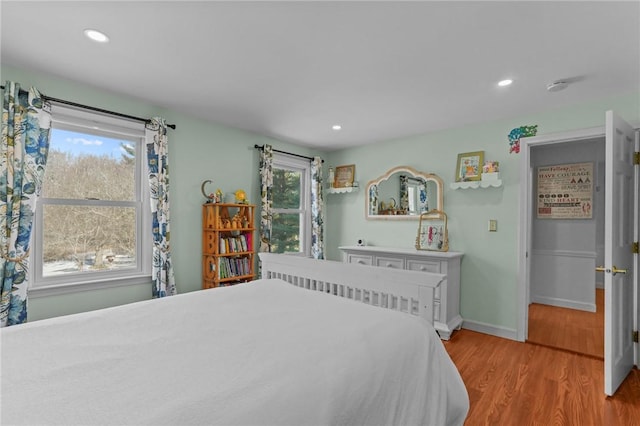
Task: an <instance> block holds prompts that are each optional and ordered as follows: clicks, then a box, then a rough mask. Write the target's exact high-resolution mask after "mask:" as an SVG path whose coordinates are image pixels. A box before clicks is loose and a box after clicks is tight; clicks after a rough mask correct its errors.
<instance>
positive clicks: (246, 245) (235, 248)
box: [220, 233, 253, 254]
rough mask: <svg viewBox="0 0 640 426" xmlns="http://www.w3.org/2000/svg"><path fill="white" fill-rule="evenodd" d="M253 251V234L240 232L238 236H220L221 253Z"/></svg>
mask: <svg viewBox="0 0 640 426" xmlns="http://www.w3.org/2000/svg"><path fill="white" fill-rule="evenodd" d="M246 251H253V250H252V246H251V234H250V233H248V234H240V235H238V236H237V237H227V238H223V237H221V238H220V254H226V253H241V252H246Z"/></svg>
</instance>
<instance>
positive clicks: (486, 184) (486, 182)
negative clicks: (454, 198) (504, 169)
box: [449, 179, 502, 189]
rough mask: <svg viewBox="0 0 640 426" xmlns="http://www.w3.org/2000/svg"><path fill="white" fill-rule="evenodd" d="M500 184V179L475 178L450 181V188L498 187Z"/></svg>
mask: <svg viewBox="0 0 640 426" xmlns="http://www.w3.org/2000/svg"><path fill="white" fill-rule="evenodd" d="M501 186H502V179H495V180H477V181H473V182H451V183H450V184H449V187H450V188H451V189H478V188H491V187H493V188H498V187H501Z"/></svg>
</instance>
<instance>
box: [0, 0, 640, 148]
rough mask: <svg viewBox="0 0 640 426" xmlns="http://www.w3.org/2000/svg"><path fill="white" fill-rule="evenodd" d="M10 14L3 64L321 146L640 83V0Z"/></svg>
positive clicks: (140, 7)
mask: <svg viewBox="0 0 640 426" xmlns="http://www.w3.org/2000/svg"><path fill="white" fill-rule="evenodd" d="M0 7H1V10H0V13H1V19H2V34H1V36H2V39H1V42H2V51H1V55H2V56H1V60H2V63H3V64H8V65H12V66H15V67H20V68H28V69H35V70H39V71H45V72H47V73H50V74H54V75H57V76H60V77H64V78H68V79H72V80H76V81H78V82H81V83H83V84H87V85H90V86H93V87H96V88H100V89H104V90H107V91H110V92H113V93H117V94H119V95H125V96H130V97H133V98H135V99H139V100H143V101H145V102H147V103H151V104H153V105H158V106H162V107H166V108H170V109H173V110H177V111H181V112H183V113H185V114H190V115H193V116H197V117H201V118H203V119H207V120H211V121H214V122H219V123H224V124H227V125H230V126H233V127H237V128H242V129H247V130H250V131H253V132H256V133H259V134H264V135H267V136H270V137H273V138H277V139H280V140H284V141H289V142H294V143H297V144H300V145H304V146H312V147H317V148H318V149H320V150H334V149H339V148H344V147H348V146H355V145H363V144H367V143H372V142H378V141H381V140H389V139H394V138H398V137H404V136H410V135H414V134H420V133H428V132H431V131H435V130H441V129H446V128H452V127H460V126H464V125H469V124H473V123H478V122H483V121H489V120H495V119H502V118H509V117H517V116H520V115H523V114H529V113H535V112H537V111H541V110H547V109H552V108H556V107H560V106H565V105H571V104H576V103H580V102H584V101H589V100H592V99H599V98H604V97H607V96H613V95H620V94H629V93H632V92H636V93H639V92H640V3H639V2H638V1H631V2H629V1H627V2H611V1H603V2H576V1H572V2H559V1H556V2H540V1H533V2H521V1H511V2H485V1H471V2H461V1H448V2H431V1H423V2H419V1H413V2H400V1H375V2H367V1H351V2H345V1H343V2H329V1H315V2H310V1H288V2H276V1H260V2H246V1H233V2H232V1H229V2H222V1H197V2H188V1H137V2H133V1H108V2H96V1H68V2H62V1H41V2H34V1H7V0H4V1H2V4H1V6H0ZM85 28H95V29H99V30H101V31H104V32H105V33H107V34H108V35H109V37H110V38H111V41H110V42H109V43H108V44H103V45H100V44H96V43H94V42H91V41H89V40H88V39H86V38H85V37H84V36H83V30H84V29H85ZM31 34H34V35H39V37H36V36H34V35H31ZM503 78H512V79H513V80H514V84H513V85H512V86H510V87H507V88H499V87H497V85H496V83H497V81H498V80H501V79H503ZM558 79H569V80H570V81H573V82H574V83H573V84H571V85H570V86H569V87H568V88H567V89H566V90H564V91H560V92H555V93H549V92H547V91H546V86H547V84H549V83H550V82H552V81H554V80H558ZM40 89H41V91H42V92H43V93H44V94H47V91H46V89H47V88H46V87H40ZM52 96H53V95H52ZM55 96H56V97H62V96H60V95H59V94H56V95H55ZM65 99H69V100H73V99H70V97H66V98H65ZM93 106H97V107H100V105H93ZM122 112H123V113H133V112H129V111H122ZM336 123H339V124H341V125H342V127H343V128H342V130H341V131H339V132H336V131H333V130H332V129H331V126H332V125H333V124H336ZM176 124H177V125H178V126H180V123H176Z"/></svg>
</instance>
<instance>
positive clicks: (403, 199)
mask: <svg viewBox="0 0 640 426" xmlns="http://www.w3.org/2000/svg"><path fill="white" fill-rule="evenodd" d="M400 210H404V211H409V177H408V176H407V175H400Z"/></svg>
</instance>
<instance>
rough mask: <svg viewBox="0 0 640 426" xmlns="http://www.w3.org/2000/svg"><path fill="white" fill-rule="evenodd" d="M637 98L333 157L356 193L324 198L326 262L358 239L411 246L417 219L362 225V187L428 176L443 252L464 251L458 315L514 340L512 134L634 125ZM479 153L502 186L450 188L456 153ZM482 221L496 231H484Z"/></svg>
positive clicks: (515, 174)
mask: <svg viewBox="0 0 640 426" xmlns="http://www.w3.org/2000/svg"><path fill="white" fill-rule="evenodd" d="M639 99H640V98H639V96H638V94H632V95H628V96H618V97H615V98H611V99H604V100H600V101H598V102H594V103H588V104H581V105H576V106H574V107H571V108H562V109H557V110H552V111H546V112H544V113H541V114H535V115H529V116H525V117H518V118H514V119H509V120H501V121H496V122H490V123H482V124H478V125H473V126H466V127H460V128H456V129H450V130H445V131H441V132H436V133H430V134H425V135H418V136H414V137H408V138H402V139H397V140H392V141H387V142H383V143H378V144H375V145H369V146H363V147H359V148H352V149H346V150H342V151H337V152H332V153H330V154H328V155H327V156H326V158H325V160H326V163H325V164H327V165H333V166H336V165H341V164H352V163H353V164H355V165H356V180H358V181H359V183H360V187H361V189H360V191H359V192H357V193H351V194H329V195H327V196H325V200H326V203H327V218H326V224H327V235H326V239H325V242H326V244H327V247H328V249H327V257H328V258H331V259H336V260H338V259H341V253H340V251H339V249H338V247H339V246H341V245H355V243H356V240H357V239H359V238H364V239H365V241H366V242H367V244H369V245H376V246H389V247H404V248H411V247H413V246H414V242H415V237H416V232H417V227H418V223H417V221H397V222H391V221H384V220H366V219H365V218H364V205H365V195H366V191H365V190H364V188H365V187H366V184H367V182H368V181H370V180H373V179H375V178H377V177H378V176H380V175H382V174H383V173H384V172H386V171H387V170H388V169H390V168H392V167H395V166H399V165H404V166H410V167H413V168H415V169H417V170H420V171H424V172H429V173H435V174H437V175H438V176H440V177H441V178H442V179H443V180H444V182H445V190H444V210H445V212H446V213H447V215H448V218H449V248H450V250H451V251H459V252H463V253H464V257H463V260H462V271H461V302H460V303H461V315H462V317H463V318H464V319H465V324H467V325H469V324H472V323H473V324H475V325H476V326H477V327H475V328H476V329H488V330H491V331H493V332H495V333H496V334H499V335H504V336H505V337H513V338H515V331H516V327H517V313H518V309H519V308H518V301H517V280H518V276H517V273H518V263H517V262H518V259H517V249H518V247H517V243H518V241H517V233H518V214H519V190H520V187H519V185H520V182H519V173H520V163H519V161H520V155H518V154H509V142H508V138H507V135H508V134H509V132H510V131H511V129H513V128H515V127H519V126H522V125H530V124H537V125H538V135H542V134H549V133H553V132H559V131H565V130H574V129H581V128H588V127H595V126H604V119H605V111H606V110H609V109H613V110H614V111H616V112H617V113H618V115H620V116H622V117H623V118H624V119H626V120H627V121H630V122H632V123H636V124H638V123H640V106H639V103H640V100H639ZM472 151H484V152H485V159H486V160H496V161H499V162H500V172H501V177H502V180H503V186H502V187H500V188H488V189H467V190H461V189H458V190H452V189H450V188H449V184H450V183H451V182H452V181H454V176H455V167H456V160H457V155H458V153H462V152H472ZM489 219H497V221H498V231H497V232H488V230H487V227H488V221H489Z"/></svg>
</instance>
